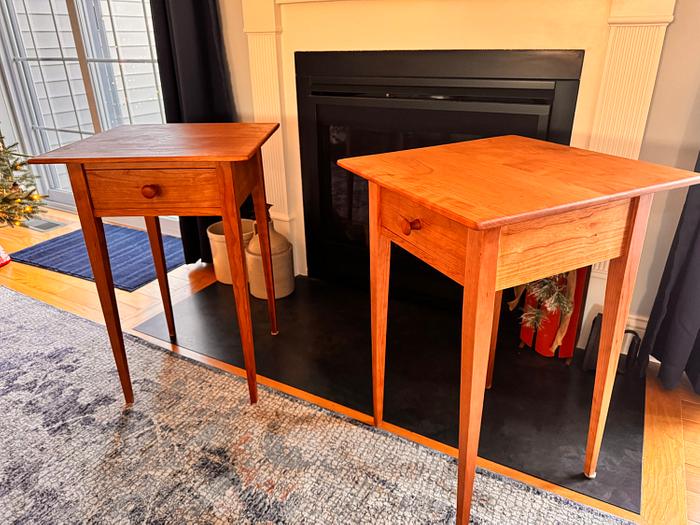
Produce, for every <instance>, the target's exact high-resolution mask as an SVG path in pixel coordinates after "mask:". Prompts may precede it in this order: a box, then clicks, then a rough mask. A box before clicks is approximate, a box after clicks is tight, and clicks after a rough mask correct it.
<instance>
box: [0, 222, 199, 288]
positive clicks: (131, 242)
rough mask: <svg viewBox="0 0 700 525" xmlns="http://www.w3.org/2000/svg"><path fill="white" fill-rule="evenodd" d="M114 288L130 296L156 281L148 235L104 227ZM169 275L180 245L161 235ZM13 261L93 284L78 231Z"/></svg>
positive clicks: (18, 255)
mask: <svg viewBox="0 0 700 525" xmlns="http://www.w3.org/2000/svg"><path fill="white" fill-rule="evenodd" d="M104 228H105V236H106V237H107V249H108V251H109V260H110V263H111V265H112V276H113V279H114V286H115V287H116V288H119V289H120V290H126V291H127V292H133V291H134V290H136V289H137V288H140V287H141V286H143V285H144V284H147V283H149V282H151V281H152V280H154V279H155V278H156V271H155V268H154V267H153V257H152V256H151V247H150V245H149V243H148V235H147V234H146V232H144V231H140V230H134V229H131V228H123V227H121V226H113V225H111V224H105V226H104ZM163 250H164V251H165V259H166V261H167V264H168V271H170V270H173V269H175V268H177V267H178V266H182V265H183V264H184V263H185V256H184V253H183V251H182V241H181V240H180V239H178V238H177V237H172V236H170V235H163ZM10 257H11V258H12V260H13V261H16V262H21V263H25V264H31V265H32V266H38V267H39V268H46V269H48V270H53V271H55V272H60V273H65V274H67V275H73V276H75V277H80V278H82V279H88V280H90V281H94V278H93V275H92V268H90V260H89V259H88V254H87V249H86V248H85V241H84V240H83V232H82V231H81V230H77V231H74V232H71V233H67V234H66V235H61V236H60V237H55V238H53V239H50V240H48V241H44V242H42V243H39V244H36V245H34V246H30V247H29V248H25V249H24V250H20V251H18V252H15V253H12V254H10Z"/></svg>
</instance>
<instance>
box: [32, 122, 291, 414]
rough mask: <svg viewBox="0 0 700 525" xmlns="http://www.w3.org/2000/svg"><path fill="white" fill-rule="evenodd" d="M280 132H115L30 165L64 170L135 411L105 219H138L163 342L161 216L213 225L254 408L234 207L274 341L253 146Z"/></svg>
mask: <svg viewBox="0 0 700 525" xmlns="http://www.w3.org/2000/svg"><path fill="white" fill-rule="evenodd" d="M278 127H279V124H242V123H225V124H153V125H151V124H147V125H134V126H120V127H118V128H114V129H111V130H109V131H106V132H104V133H99V134H97V135H94V136H92V137H90V138H87V139H85V140H81V141H79V142H75V143H73V144H70V145H68V146H64V147H62V148H59V149H56V150H54V151H50V152H48V153H44V154H43V155H40V156H38V157H34V158H32V159H31V160H30V161H29V162H30V163H32V164H65V165H66V166H67V168H68V175H69V177H70V182H71V186H72V188H73V196H74V198H75V204H76V208H77V210H78V216H79V217H80V224H81V227H82V230H83V235H84V237H85V244H86V245H87V251H88V255H89V257H90V264H91V266H92V272H93V275H94V278H95V284H96V285H97V292H98V295H99V298H100V304H101V306H102V312H103V314H104V317H105V324H106V325H107V332H108V334H109V339H110V342H111V345H112V351H113V352H114V359H115V361H116V365H117V371H118V373H119V380H120V382H121V386H122V390H123V392H124V398H125V400H126V402H127V403H133V402H134V393H133V390H132V387H131V379H130V377H129V367H128V364H127V358H126V351H125V349H124V337H123V334H122V329H121V323H120V321H119V313H118V310H117V301H116V298H115V294H114V284H113V281H112V271H111V268H110V262H109V254H108V252H107V243H106V241H105V233H104V227H103V224H102V218H103V217H119V216H142V217H144V218H145V221H146V229H147V232H148V238H149V241H150V245H151V250H152V253H153V262H154V265H155V269H156V275H157V277H158V284H159V287H160V292H161V297H162V299H163V308H164V311H165V318H166V322H167V325H168V331H169V333H170V337H171V339H173V340H174V339H175V322H174V318H173V308H172V303H171V300H170V291H169V288H168V277H167V266H166V262H165V255H164V252H163V246H162V239H161V231H160V223H159V222H158V216H161V215H179V216H180V215H182V216H185V215H194V216H201V215H204V216H208V215H213V216H218V215H220V216H221V217H222V220H223V223H224V236H225V239H226V246H227V251H228V259H229V263H230V266H231V276H232V278H233V293H234V296H235V299H236V314H237V316H238V326H239V330H240V334H241V345H242V347H243V358H244V363H245V369H246V376H247V380H248V391H249V394H250V401H251V403H255V402H256V401H257V383H256V373H255V354H254V350H253V326H252V320H251V317H250V298H249V296H248V284H247V279H246V264H245V254H244V247H243V235H242V231H241V217H240V206H241V204H242V203H243V201H244V200H245V199H246V198H247V197H248V195H251V194H252V197H253V205H254V209H255V216H256V221H257V228H258V234H259V235H260V241H261V242H260V246H261V249H262V256H263V266H264V270H265V285H266V290H267V306H268V313H269V316H270V323H271V331H272V333H273V335H276V334H277V315H276V311H275V291H274V280H273V276H272V260H271V254H270V237H269V233H268V225H267V207H266V199H265V182H264V179H263V168H262V156H261V153H260V148H261V146H262V145H263V144H264V143H265V141H267V139H268V138H269V137H270V135H272V133H274V131H275V130H276V129H277V128H278Z"/></svg>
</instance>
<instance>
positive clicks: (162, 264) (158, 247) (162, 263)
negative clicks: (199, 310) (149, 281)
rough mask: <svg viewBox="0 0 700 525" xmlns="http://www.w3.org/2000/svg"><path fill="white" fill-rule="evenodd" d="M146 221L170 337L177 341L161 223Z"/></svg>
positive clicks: (152, 218)
mask: <svg viewBox="0 0 700 525" xmlns="http://www.w3.org/2000/svg"><path fill="white" fill-rule="evenodd" d="M144 220H145V221H146V231H147V232H148V241H149V242H150V244H151V253H152V254H153V265H154V266H155V269H156V277H157V278H158V286H159V288H160V297H161V299H162V300H163V311H164V312H165V322H166V323H167V325H168V335H170V339H171V340H175V317H174V316H173V303H172V300H171V299H170V287H169V286H168V265H167V262H166V260H165V252H164V251H163V236H162V235H161V232H160V221H159V219H158V217H144Z"/></svg>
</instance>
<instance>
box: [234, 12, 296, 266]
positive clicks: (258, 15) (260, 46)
mask: <svg viewBox="0 0 700 525" xmlns="http://www.w3.org/2000/svg"><path fill="white" fill-rule="evenodd" d="M242 7H243V31H244V32H245V33H246V36H247V39H248V55H249V60H250V83H251V92H252V102H253V117H254V119H255V121H256V122H279V123H280V129H279V130H278V131H277V132H275V133H274V134H273V135H272V137H270V140H268V142H267V143H266V144H265V145H264V146H263V148H262V154H263V169H264V172H265V191H266V194H267V201H268V203H269V204H272V208H271V209H270V216H271V217H272V219H273V220H274V222H275V227H276V228H277V230H278V231H279V232H280V233H282V234H283V235H285V236H286V237H287V238H290V236H291V232H292V230H293V228H292V225H291V222H292V221H293V219H294V217H293V215H291V214H290V213H289V199H288V195H287V178H286V175H285V167H284V147H285V146H284V138H283V137H284V130H283V129H282V126H283V123H284V118H283V101H282V79H281V75H280V70H279V69H280V56H279V55H280V32H281V27H280V13H279V8H278V7H277V6H276V5H275V2H274V0H243V2H242ZM292 244H293V245H294V246H295V248H294V249H295V250H296V249H297V248H296V246H297V244H298V243H295V242H292ZM295 255H296V256H295V257H294V260H295V261H300V260H301V257H299V255H298V254H295ZM298 270H299V266H298V265H297V273H299V271H298Z"/></svg>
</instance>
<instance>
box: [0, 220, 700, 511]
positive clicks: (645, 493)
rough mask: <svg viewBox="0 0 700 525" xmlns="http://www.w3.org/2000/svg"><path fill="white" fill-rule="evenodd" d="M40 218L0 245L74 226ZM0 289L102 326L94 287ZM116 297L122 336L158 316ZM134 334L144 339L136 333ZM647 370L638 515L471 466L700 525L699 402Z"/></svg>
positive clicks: (44, 278)
mask: <svg viewBox="0 0 700 525" xmlns="http://www.w3.org/2000/svg"><path fill="white" fill-rule="evenodd" d="M45 216H46V218H48V219H53V220H56V221H59V222H62V223H65V226H63V227H61V228H59V229H56V230H54V231H51V232H48V233H43V232H36V231H32V230H29V229H27V228H2V229H0V245H2V246H3V248H4V249H5V250H6V251H7V252H8V253H9V252H13V251H16V250H19V249H22V248H25V247H27V246H30V245H32V244H36V243H38V242H41V241H44V240H46V239H49V238H52V237H56V236H58V235H63V234H64V233H68V232H70V231H73V230H75V229H78V227H79V225H78V222H77V217H76V216H75V215H73V214H70V213H66V212H60V211H55V210H51V211H49V212H47V213H46V214H45ZM168 275H169V280H170V288H171V293H172V300H173V302H174V303H176V302H178V301H181V300H183V299H184V298H186V297H188V296H189V295H192V294H194V293H196V292H197V291H199V290H201V289H202V288H204V287H206V286H207V285H209V284H210V283H212V282H213V281H214V273H213V270H212V268H211V267H210V266H208V265H203V264H192V265H185V266H181V267H180V268H178V269H176V270H173V271H172V272H170V273H169V274H168ZM0 286H6V287H8V288H11V289H13V290H16V291H18V292H21V293H24V294H26V295H29V296H31V297H34V298H36V299H38V300H40V301H43V302H46V303H48V304H51V305H54V306H56V307H58V308H61V309H63V310H67V311H70V312H73V313H75V314H77V315H80V316H82V317H86V318H88V319H92V320H94V321H97V322H100V323H103V322H104V321H103V318H102V312H101V310H100V306H99V301H98V298H97V292H96V289H95V285H94V284H93V283H91V282H89V281H85V280H82V279H78V278H76V277H71V276H68V275H63V274H59V273H56V272H51V271H48V270H44V269H41V268H35V267H33V266H27V265H24V264H20V263H16V262H12V263H10V264H8V265H7V266H5V267H3V268H0ZM116 293H117V301H118V303H119V309H120V314H121V320H122V324H123V327H124V330H126V331H128V332H134V331H133V328H134V327H135V326H136V325H138V324H139V323H141V322H142V321H144V320H146V319H148V318H150V317H152V316H153V315H155V314H156V313H158V312H161V311H162V308H163V306H162V302H161V299H160V292H159V289H158V283H157V282H156V281H153V282H151V283H149V284H147V285H146V286H143V287H142V288H139V289H138V290H137V291H135V292H132V293H128V292H123V291H121V290H117V292H116ZM134 333H135V332H134ZM138 335H139V336H141V337H143V334H138ZM146 339H148V340H149V341H151V342H154V343H157V344H160V345H161V346H164V347H166V348H170V349H171V350H173V351H176V352H179V353H181V354H183V355H187V356H188V357H191V358H194V359H198V360H200V361H203V362H206V363H208V364H211V365H214V366H218V367H219V368H222V369H225V370H228V371H229V372H232V373H234V374H237V375H241V376H243V377H245V371H244V370H243V369H240V368H237V367H234V366H231V365H228V364H226V363H222V362H220V361H217V360H215V359H211V358H207V357H204V356H200V355H199V354H196V353H194V352H191V351H188V350H186V349H180V348H178V347H177V346H176V345H172V344H166V343H163V342H161V341H158V340H156V339H153V338H148V337H146ZM654 368H655V365H653V364H652V365H651V370H650V373H649V377H648V380H647V392H646V414H645V416H646V417H645V430H644V458H643V476H642V512H641V515H636V514H633V513H631V512H629V511H626V510H623V509H619V508H617V507H614V506H612V505H608V504H605V503H602V502H600V501H598V500H595V499H593V498H590V497H587V496H584V495H581V494H578V493H576V492H573V491H571V490H569V489H566V488H562V487H559V486H556V485H553V484H551V483H549V482H546V481H543V480H540V479H537V478H534V477H533V476H530V475H528V474H525V473H522V472H518V471H515V470H513V469H510V468H508V467H504V466H502V465H497V464H495V463H492V462H490V461H487V460H484V459H481V458H479V461H478V464H479V465H480V466H482V467H485V468H488V469H490V470H492V471H495V472H499V473H501V474H504V475H507V476H510V477H512V478H515V479H518V480H520V481H523V482H525V483H529V484H531V485H534V486H538V487H541V488H543V489H545V490H549V491H552V492H555V493H558V494H561V495H563V496H565V497H568V498H570V499H573V500H575V501H579V502H581V503H584V504H586V505H591V506H594V507H597V508H600V509H602V510H605V511H607V512H610V513H613V514H616V515H618V516H621V517H624V518H626V519H629V520H632V521H635V522H639V523H647V524H663V525H675V524H679V523H696V524H698V525H700V396H697V395H695V394H694V393H693V392H692V390H691V388H690V386H689V384H688V383H687V382H685V383H683V384H682V385H681V386H680V387H679V388H677V389H676V390H673V391H666V390H664V389H663V388H662V387H661V385H660V384H659V382H658V381H657V380H656V377H655V375H656V374H655V370H654ZM259 382H260V383H262V384H267V385H269V386H272V387H273V388H277V389H279V390H283V391H285V392H287V393H288V394H291V395H294V396H297V397H301V398H304V399H306V400H308V401H310V402H312V403H315V404H318V405H320V406H323V407H325V408H328V409H330V410H335V411H338V412H342V413H345V414H346V415H349V416H350V417H354V418H356V419H358V420H360V421H364V422H366V423H371V416H369V415H367V414H361V413H358V412H356V411H353V410H349V409H346V408H345V407H342V406H339V405H336V404H335V403H331V402H329V401H326V400H324V399H322V398H319V397H317V396H313V395H311V394H308V393H306V392H303V391H300V390H298V389H295V388H292V387H288V386H286V385H282V384H280V383H277V382H275V381H272V380H270V379H268V378H264V377H259ZM385 428H386V430H389V431H392V432H395V433H397V434H400V435H402V436H404V437H406V438H407V439H412V440H414V441H418V442H420V443H423V444H425V445H427V446H430V447H433V448H436V449H438V450H441V451H443V452H445V453H448V454H452V455H456V452H457V451H456V449H453V448H452V447H447V446H445V445H442V444H440V443H437V442H435V441H432V440H430V439H427V438H424V437H422V436H418V435H416V434H413V433H411V432H409V431H407V430H405V429H402V428H399V427H395V426H393V425H385Z"/></svg>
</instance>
